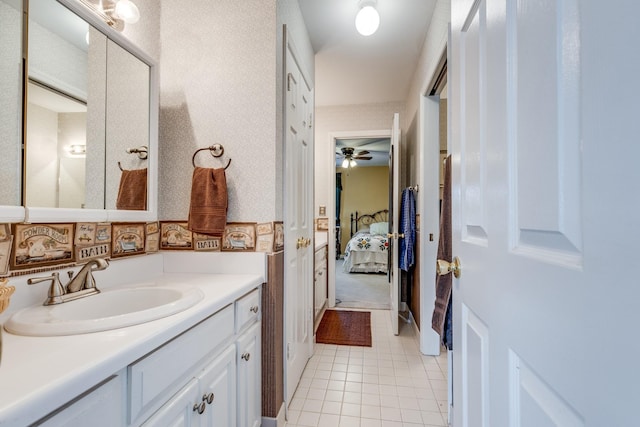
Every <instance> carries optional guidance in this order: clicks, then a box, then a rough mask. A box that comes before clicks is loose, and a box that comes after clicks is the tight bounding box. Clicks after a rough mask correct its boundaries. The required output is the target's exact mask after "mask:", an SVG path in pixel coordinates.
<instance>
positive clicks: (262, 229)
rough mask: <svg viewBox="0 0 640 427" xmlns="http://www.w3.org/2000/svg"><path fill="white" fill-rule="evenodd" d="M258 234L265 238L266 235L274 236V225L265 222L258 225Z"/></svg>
mask: <svg viewBox="0 0 640 427" xmlns="http://www.w3.org/2000/svg"><path fill="white" fill-rule="evenodd" d="M256 234H257V235H258V236H263V235H265V234H273V223H272V222H263V223H260V224H256Z"/></svg>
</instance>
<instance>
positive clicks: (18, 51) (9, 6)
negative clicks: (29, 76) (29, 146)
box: [0, 0, 22, 212]
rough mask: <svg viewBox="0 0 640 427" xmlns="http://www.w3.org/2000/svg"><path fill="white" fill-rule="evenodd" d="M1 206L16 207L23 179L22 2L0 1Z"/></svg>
mask: <svg viewBox="0 0 640 427" xmlns="http://www.w3.org/2000/svg"><path fill="white" fill-rule="evenodd" d="M0 94H1V96H0V151H1V152H2V156H0V182H2V185H1V186H0V206H3V207H5V210H12V211H14V212H15V211H16V209H10V208H9V207H19V206H21V205H22V200H21V192H22V186H21V176H22V0H0Z"/></svg>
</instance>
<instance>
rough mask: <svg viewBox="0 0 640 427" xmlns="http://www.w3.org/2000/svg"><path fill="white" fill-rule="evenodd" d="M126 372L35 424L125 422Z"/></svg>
mask: <svg viewBox="0 0 640 427" xmlns="http://www.w3.org/2000/svg"><path fill="white" fill-rule="evenodd" d="M124 382H125V377H124V375H114V376H112V377H110V378H107V379H106V380H105V381H103V382H102V383H100V384H98V385H97V386H95V387H94V388H92V389H91V390H89V391H87V392H86V393H85V394H83V395H81V396H79V397H78V398H77V399H74V400H73V401H72V402H70V403H69V404H67V405H65V406H64V407H62V408H60V409H59V410H57V411H55V412H54V413H52V414H49V415H48V416H47V417H45V418H44V419H41V420H40V421H38V422H36V423H34V424H33V425H34V426H45V427H85V426H95V427H113V426H118V425H122V424H123V422H124V414H125V405H124V394H123V392H122V390H123V387H124Z"/></svg>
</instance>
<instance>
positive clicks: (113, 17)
mask: <svg viewBox="0 0 640 427" xmlns="http://www.w3.org/2000/svg"><path fill="white" fill-rule="evenodd" d="M79 1H80V3H82V4H83V5H84V6H86V7H87V8H88V9H89V10H91V12H93V13H95V14H96V15H98V16H99V17H100V18H101V19H102V20H103V21H104V22H106V23H107V24H109V26H110V27H113V28H115V29H116V30H118V31H122V30H123V29H124V24H135V23H136V22H138V20H139V19H140V10H139V9H138V6H136V5H135V3H133V2H132V1H131V0H79Z"/></svg>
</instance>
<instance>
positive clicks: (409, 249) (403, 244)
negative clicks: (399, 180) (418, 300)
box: [399, 187, 416, 271]
mask: <svg viewBox="0 0 640 427" xmlns="http://www.w3.org/2000/svg"><path fill="white" fill-rule="evenodd" d="M400 233H401V234H404V238H403V239H400V261H399V265H400V268H401V269H402V270H404V271H409V269H410V268H411V267H412V266H413V264H414V263H415V260H414V250H415V244H416V198H415V196H414V194H413V189H412V188H411V187H409V188H405V189H404V190H403V191H402V203H401V208H400Z"/></svg>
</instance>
